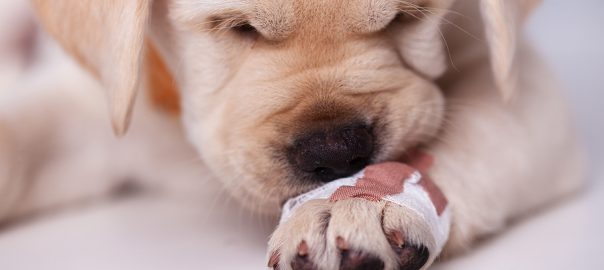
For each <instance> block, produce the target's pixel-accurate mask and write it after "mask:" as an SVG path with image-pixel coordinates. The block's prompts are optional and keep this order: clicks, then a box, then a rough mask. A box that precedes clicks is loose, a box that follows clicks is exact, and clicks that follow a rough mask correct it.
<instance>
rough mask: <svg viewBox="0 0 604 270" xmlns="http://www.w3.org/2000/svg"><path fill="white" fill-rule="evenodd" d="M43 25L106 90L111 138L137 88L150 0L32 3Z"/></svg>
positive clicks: (121, 128)
mask: <svg viewBox="0 0 604 270" xmlns="http://www.w3.org/2000/svg"><path fill="white" fill-rule="evenodd" d="M33 3H34V6H35V9H36V10H37V13H38V15H39V18H40V20H41V22H42V24H43V25H44V27H45V28H46V29H47V30H48V32H49V33H51V34H52V35H53V36H54V37H55V38H56V39H57V40H58V41H59V43H60V44H61V45H62V46H63V47H64V48H65V49H66V50H67V51H68V52H69V53H71V54H72V55H74V56H75V57H76V58H77V59H78V61H79V62H80V63H81V64H82V65H83V66H85V67H86V68H87V69H88V70H90V71H91V72H92V73H93V74H94V75H95V76H96V77H97V78H98V79H99V80H100V81H101V83H102V84H103V86H104V87H105V88H106V90H107V96H108V99H109V107H110V113H111V121H112V124H113V129H114V131H115V133H116V134H118V135H122V134H124V133H125V132H126V130H127V129H128V125H129V123H130V117H131V112H132V106H133V104H134V99H135V96H136V92H137V91H138V88H139V81H140V73H141V63H142V60H143V54H144V52H143V51H144V47H145V28H146V25H147V20H148V17H149V13H150V6H151V0H100V1H99V0H33Z"/></svg>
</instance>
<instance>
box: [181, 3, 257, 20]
mask: <svg viewBox="0 0 604 270" xmlns="http://www.w3.org/2000/svg"><path fill="white" fill-rule="evenodd" d="M251 4H252V3H251V0H175V1H174V2H172V5H171V10H172V14H171V15H172V16H173V17H175V18H176V19H179V20H182V21H202V20H204V19H206V18H207V17H208V16H212V15H219V14H221V13H228V12H232V11H234V10H235V11H242V12H249V10H250V7H251Z"/></svg>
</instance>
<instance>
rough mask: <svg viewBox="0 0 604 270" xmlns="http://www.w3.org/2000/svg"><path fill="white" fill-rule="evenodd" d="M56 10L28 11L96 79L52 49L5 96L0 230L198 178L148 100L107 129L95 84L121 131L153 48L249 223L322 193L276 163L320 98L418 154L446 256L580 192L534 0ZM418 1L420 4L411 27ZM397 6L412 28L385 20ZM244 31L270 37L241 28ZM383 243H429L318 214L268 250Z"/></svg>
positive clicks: (365, 213) (357, 219)
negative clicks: (116, 194) (533, 42)
mask: <svg viewBox="0 0 604 270" xmlns="http://www.w3.org/2000/svg"><path fill="white" fill-rule="evenodd" d="M51 2H52V4H50V3H51ZM51 2H49V1H34V3H36V9H37V10H38V14H39V15H40V18H41V23H42V25H43V26H44V27H45V28H47V29H48V30H49V32H50V33H53V34H54V36H55V38H57V39H58V40H59V43H61V44H62V45H63V46H64V47H65V48H67V51H68V52H69V53H71V54H73V55H75V56H76V58H77V59H78V60H79V62H80V64H82V65H83V66H85V67H86V68H87V69H88V70H89V71H91V73H92V75H93V76H94V79H93V78H91V77H90V76H89V75H87V74H85V73H83V72H82V71H81V70H79V68H77V67H76V66H75V64H74V63H73V62H71V61H70V60H67V59H65V57H64V56H63V55H62V54H61V53H58V52H56V51H53V50H50V52H48V55H50V56H49V57H47V58H44V59H45V62H44V63H41V64H40V65H41V67H40V68H39V69H38V70H37V72H35V73H34V72H31V73H29V74H28V75H29V78H28V80H26V81H27V82H26V83H18V84H16V85H12V86H11V88H18V91H12V92H10V91H0V95H1V96H0V103H1V106H0V131H2V134H0V147H2V148H1V150H2V152H0V162H2V163H0V177H1V178H0V188H2V190H0V193H1V194H3V196H2V198H1V199H2V200H4V201H1V203H2V206H4V205H9V206H11V207H3V208H2V207H0V211H2V212H0V217H3V218H4V219H5V220H6V219H9V218H17V217H22V216H25V215H30V214H32V213H37V212H40V211H47V210H48V209H49V208H53V207H62V206H65V205H71V204H74V203H77V202H82V201H86V200H90V199H94V198H98V197H101V196H103V194H106V193H107V192H109V191H110V190H111V189H112V188H113V187H115V186H116V185H119V184H120V183H122V182H123V180H124V179H132V178H134V179H139V180H141V181H144V182H145V183H147V184H151V185H154V186H162V187H164V188H168V186H169V184H167V183H165V182H162V181H161V180H162V179H165V178H166V177H168V178H169V175H166V173H165V172H174V171H176V170H175V168H178V169H179V170H185V169H189V170H190V169H192V168H180V167H179V166H178V165H177V164H178V161H182V160H186V159H190V158H192V155H193V154H192V151H191V149H190V148H189V147H188V145H187V143H186V142H185V140H184V136H185V135H183V134H182V133H181V129H182V128H183V127H181V126H180V125H179V124H178V122H177V120H176V119H175V118H173V117H170V116H166V115H162V114H161V112H158V111H156V110H154V108H153V107H152V106H151V105H150V103H149V102H148V99H147V97H146V95H145V92H144V91H141V93H139V94H141V95H139V98H138V99H139V100H138V102H137V103H138V104H137V107H136V108H135V110H136V113H135V117H134V118H135V120H134V122H133V126H132V128H131V131H130V133H128V134H127V135H126V137H125V139H124V140H121V141H120V140H117V139H115V138H113V136H112V135H111V134H110V132H109V128H108V125H106V124H105V120H104V119H105V117H104V114H105V113H104V111H105V109H104V106H105V105H104V102H103V101H102V100H103V94H102V93H103V90H102V89H104V90H106V91H107V93H109V94H108V96H109V103H110V104H111V106H110V108H111V110H110V111H111V113H110V115H111V118H112V121H113V127H114V129H115V131H116V132H117V133H120V134H121V133H123V132H125V130H126V128H127V126H128V123H129V119H130V116H131V115H130V111H131V110H132V105H133V104H134V97H135V95H136V92H137V90H139V88H140V89H142V90H144V89H145V88H146V87H147V86H148V85H145V81H144V79H145V76H146V73H145V68H144V67H143V66H142V63H144V62H143V58H144V55H145V54H144V52H145V48H148V45H145V44H146V42H152V43H153V44H154V45H155V46H157V48H158V50H159V52H160V54H161V55H162V57H163V59H164V60H165V62H166V63H167V65H168V68H169V70H170V71H171V73H172V75H173V76H174V78H175V80H176V85H177V86H178V87H179V89H180V92H181V95H182V104H181V105H182V107H183V113H182V118H183V122H184V131H185V133H186V136H187V137H188V139H189V141H190V142H191V143H192V144H193V145H194V146H195V148H196V149H197V152H198V153H199V154H200V156H201V158H202V160H203V162H204V165H203V167H204V168H203V169H207V170H208V171H209V175H211V177H212V178H216V180H217V181H221V182H223V183H224V184H225V187H226V188H227V190H229V191H230V192H231V193H232V194H233V195H234V196H236V197H238V198H240V200H242V201H243V202H244V204H245V205H246V206H248V207H250V208H251V209H252V210H254V211H259V212H267V213H273V214H274V213H277V212H278V211H279V206H280V205H279V204H280V203H281V202H283V200H284V199H286V198H288V197H290V196H293V195H295V194H299V193H300V192H303V191H306V190H308V189H310V188H312V187H313V185H304V184H300V183H299V182H297V179H296V178H295V176H294V175H292V174H291V173H290V172H289V170H288V168H287V166H288V165H287V164H286V163H285V162H284V159H283V158H280V156H279V155H275V154H274V153H275V149H277V150H278V149H281V148H280V147H283V146H285V145H287V144H289V143H291V141H292V140H293V137H294V136H295V135H296V132H299V131H300V130H302V129H304V128H305V127H306V126H305V124H306V122H307V121H309V120H308V119H310V118H312V116H313V114H314V113H316V111H317V110H316V104H327V105H328V106H326V107H329V108H335V109H341V110H340V111H343V112H346V111H350V109H355V110H358V111H359V113H360V114H361V115H362V116H363V119H364V120H366V121H378V122H379V123H384V125H382V126H380V128H382V130H379V131H378V132H379V133H380V136H381V137H380V139H381V140H382V143H383V145H382V148H381V149H380V151H379V153H378V156H377V157H376V161H382V160H392V159H397V158H399V157H400V155H402V154H403V153H404V152H405V151H407V150H408V149H410V148H411V147H413V146H415V145H417V144H418V143H423V144H424V145H426V147H427V148H428V151H429V152H431V153H432V154H433V155H434V156H435V157H436V161H437V162H436V164H435V167H434V168H433V169H432V171H431V175H432V177H433V179H434V181H435V182H436V183H437V184H438V185H439V186H440V187H441V189H442V190H443V192H444V193H445V195H446V197H447V198H448V199H449V201H450V204H451V206H452V209H453V216H454V221H453V227H452V231H451V236H450V240H449V243H448V245H447V248H446V249H445V251H444V253H448V254H456V253H459V252H462V251H463V250H465V249H466V248H467V247H469V246H471V244H472V243H473V242H474V241H475V240H476V239H478V238H480V237H485V236H487V235H490V234H493V233H497V232H498V231H499V230H501V228H503V227H504V226H505V225H506V224H507V223H508V222H509V221H510V220H513V219H514V218H518V217H521V216H522V215H525V214H528V213H530V211H533V210H536V209H539V208H540V207H542V206H544V205H546V204H548V203H551V202H554V201H556V200H559V199H560V198H562V197H563V196H565V195H568V194H571V193H572V192H574V191H576V190H578V189H579V187H580V186H581V181H580V180H581V176H582V167H581V166H582V161H581V153H580V151H579V148H578V145H577V144H576V139H575V137H574V132H573V127H572V125H571V123H570V119H569V116H568V112H567V110H566V109H565V102H564V100H563V98H562V97H561V95H560V94H559V89H558V84H556V83H555V79H554V78H553V77H552V75H551V74H549V73H548V72H547V68H546V67H545V66H544V64H543V63H542V61H541V60H540V59H539V58H538V57H537V56H536V54H535V52H533V51H532V49H531V48H530V45H529V44H527V43H526V42H525V39H524V38H523V36H522V31H521V29H522V23H523V21H524V20H525V19H526V18H527V17H528V16H529V14H530V10H532V9H533V7H534V6H535V3H536V2H535V1H521V0H514V1H512V0H482V1H480V2H479V1H478V0H475V1H458V2H456V3H451V1H419V0H418V1H409V2H410V3H411V4H408V3H407V4H406V5H403V6H399V4H401V1H394V0H393V1H388V0H371V1H370V0H358V1H318V0H316V1H315V0H313V1H267V0H256V1H243V0H241V1H238V0H237V1H192V0H173V1H170V0H156V1H148V0H137V1H103V2H102V3H97V2H95V1H75V2H74V1H68V0H56V1H51ZM92 2H94V3H92ZM126 2H127V3H126ZM74 3H76V4H74ZM90 5H94V6H95V9H90V8H89V7H90ZM416 5H422V6H425V7H428V8H429V9H426V10H423V12H419V13H417V10H415V11H414V9H413V7H415V6H416ZM368 7H369V8H368ZM67 10H69V12H67ZM90 10H95V12H96V13H94V14H89V12H90ZM401 10H402V12H403V13H405V12H410V13H411V14H412V15H414V16H418V15H419V16H420V17H421V18H420V19H419V20H418V21H413V18H410V20H411V21H413V22H411V23H409V22H406V21H403V22H401V23H400V25H395V26H387V25H388V24H389V22H390V21H391V20H392V19H393V18H395V16H396V14H397V12H398V11H401ZM446 10H450V12H445V11H446ZM446 14H448V15H446ZM443 16H445V17H444V19H443ZM412 17H413V16H412ZM325 18H329V20H326V19H325ZM244 21H246V22H249V23H251V25H253V26H254V27H256V28H257V29H258V31H259V32H260V33H261V35H262V38H260V39H256V37H250V36H246V35H241V34H238V33H233V31H232V30H231V29H230V26H233V24H238V23H243V22H244ZM453 25H454V26H453ZM460 29H463V31H461V30H460ZM443 39H444V40H446V44H444V43H443ZM45 44H46V46H48V47H53V45H52V44H51V43H45ZM445 45H446V46H445ZM449 58H450V59H449ZM448 59H449V60H448ZM448 62H452V63H448ZM26 75H27V74H26ZM435 78H439V79H438V80H435ZM95 79H96V80H98V81H100V82H101V83H102V86H100V85H98V84H97V83H96V82H95ZM83 89H86V90H83ZM344 114H345V113H344ZM345 116H346V115H345ZM74 131H79V132H81V131H86V133H85V134H81V133H79V132H78V133H75V134H74ZM132 153H136V155H133V154H132ZM166 153H169V154H166ZM130 154H132V155H133V156H136V157H145V158H142V159H136V160H132V159H129V158H128V156H129V155H130ZM17 161H19V162H17ZM166 168H172V169H173V170H169V169H166ZM184 189H186V188H184ZM5 193H6V194H9V195H8V196H4V194H5ZM14 194H16V195H14ZM267 194H268V195H270V196H267ZM325 213H330V215H329V216H326V215H325ZM382 215H383V216H382ZM382 219H383V222H380V221H381V220H382ZM326 224H329V226H327V227H326V230H324V228H325V225H326ZM393 230H400V231H403V232H404V233H405V234H406V236H407V237H408V239H407V240H408V241H411V242H413V243H418V244H423V245H426V246H428V247H430V245H431V241H432V240H431V239H432V238H431V236H430V235H428V230H426V228H425V225H423V224H421V222H420V221H419V219H418V218H417V217H416V216H414V215H413V214H412V213H410V212H409V211H407V210H406V209H405V208H403V207H399V206H393V205H388V204H385V203H383V202H380V203H374V202H368V201H361V200H349V201H342V202H338V203H335V204H332V203H327V202H322V201H316V202H313V203H310V204H308V205H305V206H304V207H302V208H301V209H300V211H298V212H297V213H296V216H294V217H293V218H292V219H291V221H290V222H288V223H286V224H283V225H282V226H279V227H278V228H277V230H276V232H275V233H274V235H273V236H272V238H271V240H270V242H269V255H270V254H272V253H273V252H278V253H279V254H280V261H279V265H280V266H281V268H280V269H282V270H283V269H290V261H291V260H292V259H293V257H294V256H295V252H296V248H297V247H298V245H299V244H300V241H301V240H305V241H306V242H307V243H308V245H309V248H310V250H311V253H310V254H309V255H310V257H311V259H312V260H313V262H314V263H315V264H316V265H317V266H318V267H319V268H320V269H334V268H336V267H337V265H338V263H339V261H338V259H337V253H336V252H337V250H336V249H335V243H334V241H335V238H336V237H337V236H340V237H344V238H345V239H346V240H347V241H348V243H349V244H350V246H352V247H354V248H356V249H360V250H363V251H366V252H368V253H372V254H375V255H377V256H379V257H380V258H381V259H382V260H383V261H384V262H385V266H386V269H396V268H397V259H396V257H395V254H394V253H393V251H392V250H391V249H390V245H389V244H388V242H387V240H386V237H385V235H384V232H390V231H393ZM430 263H431V262H430ZM430 263H429V264H430ZM429 264H428V265H426V266H425V267H424V268H427V267H429Z"/></svg>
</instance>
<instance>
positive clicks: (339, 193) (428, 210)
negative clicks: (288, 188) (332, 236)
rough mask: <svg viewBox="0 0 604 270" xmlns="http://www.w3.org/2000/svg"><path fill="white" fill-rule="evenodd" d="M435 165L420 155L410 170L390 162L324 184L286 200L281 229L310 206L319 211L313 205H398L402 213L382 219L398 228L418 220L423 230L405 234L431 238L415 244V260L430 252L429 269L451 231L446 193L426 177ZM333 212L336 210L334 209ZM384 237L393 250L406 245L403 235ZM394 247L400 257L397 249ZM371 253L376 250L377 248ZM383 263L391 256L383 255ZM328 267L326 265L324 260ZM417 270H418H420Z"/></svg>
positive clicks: (391, 212) (402, 165) (387, 235)
mask: <svg viewBox="0 0 604 270" xmlns="http://www.w3.org/2000/svg"><path fill="white" fill-rule="evenodd" d="M431 163H432V160H431V157H430V156H427V155H421V156H419V157H418V158H416V159H415V160H414V162H413V163H410V164H403V163H397V162H386V163H380V164H375V165H370V166H368V167H366V168H365V169H364V170H362V171H361V172H359V173H357V174H356V175H354V176H352V177H348V178H342V179H339V180H335V181H332V182H330V183H328V184H325V185H323V186H321V187H318V188H316V189H314V190H311V191H309V192H307V193H304V194H301V195H299V196H297V197H295V198H292V199H290V200H288V201H287V202H286V203H285V204H284V206H283V212H282V216H281V220H280V224H281V225H283V224H285V223H287V222H288V221H289V220H290V219H292V217H294V216H296V215H297V212H298V211H300V209H301V208H305V205H307V204H308V205H309V207H311V208H313V207H314V208H317V206H316V205H315V204H316V203H315V202H319V205H322V207H325V208H330V206H329V204H334V205H337V204H338V203H340V202H345V201H347V200H353V199H354V200H355V201H358V199H361V201H363V200H364V201H367V202H368V204H372V203H377V205H383V204H384V203H386V206H387V205H397V206H400V207H398V208H400V209H402V210H401V211H399V212H397V211H398V210H397V211H387V213H382V214H387V215H389V216H388V217H387V220H388V221H392V220H394V223H395V224H397V225H395V226H399V225H401V224H405V223H407V222H406V221H404V219H407V218H409V219H411V218H412V219H414V220H413V222H412V223H413V224H415V225H417V224H421V225H420V226H421V228H415V229H414V228H405V229H406V230H418V229H419V230H421V231H422V232H421V233H415V232H409V231H407V232H406V233H408V234H418V235H420V234H421V235H428V237H423V238H424V239H420V240H421V241H417V240H416V242H421V243H415V247H417V248H416V251H415V254H416V256H419V255H417V254H421V248H426V249H428V250H429V258H426V261H424V263H426V262H428V263H426V264H425V265H428V264H429V263H431V262H432V261H433V260H434V259H435V257H436V256H437V255H438V254H440V252H441V251H442V248H443V247H444V245H445V244H446V242H447V239H448V235H449V230H450V227H451V211H450V209H449V207H448V203H447V200H446V198H445V196H444V195H443V193H442V192H441V191H440V189H439V188H438V187H437V186H436V185H435V184H434V183H433V182H432V181H431V179H430V178H429V176H428V175H427V173H426V171H427V169H428V167H429V166H430V165H431ZM317 209H318V208H317ZM389 209H394V208H389ZM403 209H404V210H403ZM305 211H307V210H305ZM331 211H336V210H335V209H333V208H332V209H331ZM351 212H352V217H353V218H354V215H355V214H354V212H353V211H351ZM393 213H401V214H400V216H398V217H393ZM301 214H302V213H301ZM336 214H337V213H333V212H332V213H331V216H332V218H333V216H334V215H336ZM302 215H306V214H302ZM359 216H362V217H363V218H364V217H366V213H359ZM359 218H361V217H359ZM397 218H398V219H400V221H396V219H397ZM296 222H300V221H296ZM382 222H384V221H382ZM328 223H329V224H328V225H326V226H331V225H332V224H331V222H328ZM350 223H351V224H352V223H355V222H354V221H351V222H350ZM390 223H392V222H390ZM334 224H335V223H334ZM338 226H340V225H338ZM368 226H373V225H368ZM382 226H385V227H387V226H388V225H387V224H382ZM403 226H404V225H403ZM282 227H287V226H282ZM399 227H400V226H399ZM330 229H331V228H329V229H328V230H330ZM372 229H373V228H372ZM383 229H384V228H383ZM345 230H346V228H345V229H344V231H345ZM384 232H385V233H386V238H387V239H388V241H389V242H390V243H391V245H392V243H393V239H394V242H399V243H403V242H404V241H405V240H403V238H405V235H397V233H398V232H395V233H390V232H387V231H386V230H384ZM307 233H308V232H307ZM403 234H404V233H403ZM308 235H312V234H308ZM328 235H329V232H328V233H327V234H326V236H328ZM393 235H394V236H393ZM337 237H339V235H338V236H336V238H337ZM397 238H398V240H397ZM420 238H421V237H420ZM303 240H304V242H303V243H304V245H308V244H309V243H308V240H305V239H303ZM330 242H333V241H330V240H329V239H327V243H328V244H329V243H330ZM334 243H336V246H337V241H335V242H334ZM397 245H398V244H397ZM392 246H393V249H394V250H395V252H396V245H392ZM401 247H402V245H401ZM338 248H339V247H338ZM373 248H374V249H375V247H373ZM311 249H312V248H311ZM342 254H344V253H342ZM374 255H379V254H374ZM342 256H343V255H342ZM318 257H320V256H318ZM380 257H387V256H386V255H384V256H380ZM404 259H405V258H400V257H399V259H398V260H399V262H398V264H399V265H402V262H401V261H402V260H404ZM317 260H318V259H315V261H317ZM326 261H328V260H327V259H326ZM382 261H384V262H385V263H386V264H388V263H387V261H388V260H387V258H382ZM342 263H343V262H342ZM424 263H422V264H421V265H424ZM315 264H316V265H317V266H319V265H321V263H315ZM393 264H397V263H393ZM421 265H420V267H421ZM328 268H329V267H328ZM294 269H295V268H294ZM417 269H420V268H419V267H418V268H417ZM422 269H423V268H422Z"/></svg>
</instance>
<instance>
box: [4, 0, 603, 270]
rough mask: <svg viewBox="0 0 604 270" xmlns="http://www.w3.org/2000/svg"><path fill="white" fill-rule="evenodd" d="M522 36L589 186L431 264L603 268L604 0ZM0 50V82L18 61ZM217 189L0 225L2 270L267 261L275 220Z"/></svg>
mask: <svg viewBox="0 0 604 270" xmlns="http://www.w3.org/2000/svg"><path fill="white" fill-rule="evenodd" d="M48 1H51V0H48ZM461 1H463V0H461ZM14 2H15V1H14V0H0V18H1V21H3V22H4V21H8V22H10V23H3V24H0V38H3V37H5V36H4V35H5V34H6V33H10V32H11V31H15V30H16V29H19V28H20V27H29V26H27V25H22V24H20V23H21V22H20V21H19V15H20V11H21V9H19V8H17V9H15V5H14ZM527 34H528V36H529V37H530V39H531V40H532V41H533V42H534V43H535V44H536V46H537V47H538V48H539V49H540V51H541V52H542V54H543V55H544V56H545V58H546V59H548V60H549V61H550V63H551V65H552V66H553V68H554V70H555V71H556V73H557V74H558V75H559V77H560V78H561V81H562V83H564V84H565V86H566V88H567V89H568V91H567V93H566V95H567V96H568V98H569V100H570V101H571V104H572V106H573V109H574V111H575V115H576V119H577V128H578V129H579V130H580V131H581V136H582V137H583V139H584V142H585V145H586V150H587V152H588V154H589V157H590V171H589V180H590V182H591V183H590V186H589V188H588V190H587V191H586V192H585V193H584V194H582V195H581V196H579V197H577V198H574V199H572V200H570V201H567V202H564V203H562V204H560V205H557V206H555V207H552V208H550V209H547V210H546V211H544V212H542V213H539V214H538V215H536V216H534V217H531V218H529V219H527V220H523V221H521V222H519V223H517V224H515V225H514V226H512V227H511V228H510V229H508V231H507V232H506V233H505V234H502V235H500V236H497V237H495V238H493V239H489V240H486V241H485V242H483V243H481V244H480V245H479V246H478V248H476V249H475V250H474V251H472V252H471V253H470V254H468V255H467V256H464V257H460V258H457V259H454V260H452V261H449V262H446V263H444V264H440V265H437V266H435V267H434V269H438V270H449V269H464V270H469V269H490V270H493V269H548V270H555V269H565V270H566V269H604V256H602V255H601V253H602V250H604V232H603V230H604V207H603V206H604V185H603V181H604V119H603V118H604V1H601V0H581V1H567V0H549V1H548V0H546V1H544V4H543V6H542V7H541V9H539V10H538V12H537V14H536V15H535V16H534V17H533V19H532V20H531V22H530V23H529V27H528V29H527ZM23 38H24V39H27V38H28V37H23ZM24 44H26V42H25V43H24ZM3 51H5V50H4V48H0V85H4V84H3V83H4V82H6V81H9V80H11V79H14V78H13V77H12V76H13V73H15V69H14V68H12V67H14V66H17V65H21V64H22V63H20V62H17V60H15V59H13V58H14V57H13V56H12V55H7V54H3ZM13 62H14V63H13ZM15 76H16V75H15ZM3 80H4V81H3ZM217 190H218V187H215V186H212V184H211V183H208V184H207V187H205V190H204V192H205V193H206V195H207V196H202V197H203V198H199V197H196V198H185V197H178V198H173V197H162V198H157V197H153V198H148V197H142V198H137V199H133V200H124V201H116V202H113V203H106V204H102V205H97V206H94V207H84V208H82V209H76V210H73V211H68V212H62V213H58V214H56V215H52V216H48V217H43V218H40V219H37V220H35V221H33V222H28V223H26V224H24V225H22V226H18V227H12V228H10V229H8V230H5V231H1V232H0V269H2V270H33V269H115V270H121V269H124V270H134V269H146V270H154V269H158V270H159V269H184V270H186V269H200V268H201V269H263V268H262V267H261V266H263V265H265V257H264V256H265V254H264V253H265V243H266V240H267V237H268V235H269V233H270V231H271V229H272V228H271V226H272V225H271V224H270V222H268V221H264V220H262V219H259V218H257V217H251V216H247V215H246V214H245V212H243V211H242V210H239V209H238V208H236V207H235V206H233V205H231V204H230V203H228V202H222V201H218V200H217V199H216V193H217ZM202 204H204V205H207V204H211V205H215V207H211V210H207V207H203V208H200V207H196V205H202ZM204 211H208V212H204Z"/></svg>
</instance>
